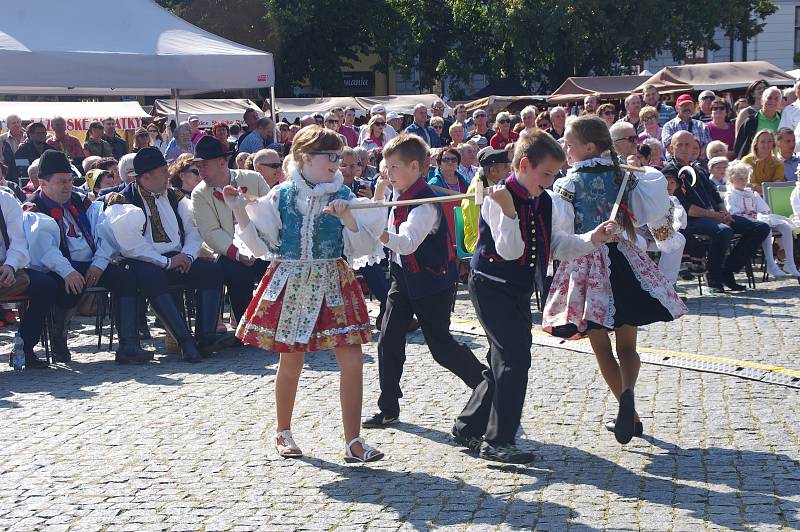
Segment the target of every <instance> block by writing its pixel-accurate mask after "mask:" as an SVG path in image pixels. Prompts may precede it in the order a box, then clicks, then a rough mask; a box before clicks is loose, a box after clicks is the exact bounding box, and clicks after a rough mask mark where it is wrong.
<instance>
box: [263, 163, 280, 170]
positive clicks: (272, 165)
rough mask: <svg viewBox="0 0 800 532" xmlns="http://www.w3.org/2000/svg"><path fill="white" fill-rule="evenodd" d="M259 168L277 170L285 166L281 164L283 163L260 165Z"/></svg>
mask: <svg viewBox="0 0 800 532" xmlns="http://www.w3.org/2000/svg"><path fill="white" fill-rule="evenodd" d="M257 166H269V167H270V168H272V169H273V170H277V169H278V168H280V167H281V166H283V164H281V163H258V165H257Z"/></svg>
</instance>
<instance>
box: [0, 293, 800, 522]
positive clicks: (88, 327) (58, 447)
mask: <svg viewBox="0 0 800 532" xmlns="http://www.w3.org/2000/svg"><path fill="white" fill-rule="evenodd" d="M682 289H683V290H684V292H685V293H688V294H689V295H690V299H689V309H690V314H689V315H687V316H686V317H684V318H682V319H680V320H678V321H677V322H674V323H670V324H657V325H653V326H650V327H648V328H646V329H645V330H643V331H642V332H641V339H640V346H641V347H648V348H654V349H665V350H673V351H681V352H685V353H691V354H703V355H709V356H714V357H726V358H733V359H737V360H741V361H746V362H751V363H761V364H768V365H771V366H779V367H782V368H788V369H789V370H798V369H800V341H799V340H800V328H798V325H797V323H798V318H800V305H798V303H797V301H798V296H800V286H798V284H797V283H796V281H792V280H785V281H777V282H766V283H759V284H758V289H757V290H750V291H748V292H746V293H745V294H744V295H741V296H707V295H704V296H700V295H699V294H698V293H697V288H696V285H691V284H683V285H682ZM454 316H455V317H457V318H458V319H461V320H465V321H470V320H472V321H474V320H475V316H474V311H473V310H472V307H471V305H470V304H469V300H468V297H467V294H466V292H464V291H463V290H462V291H461V293H460V295H459V301H458V303H457V306H456V311H455V313H454ZM538 316H539V315H538V314H536V315H535V319H538ZM93 323H94V322H93V320H92V319H91V318H83V319H82V320H81V324H80V325H79V326H78V327H74V329H76V332H73V334H72V336H71V338H70V345H71V346H74V347H73V349H72V351H73V362H71V363H70V364H68V365H60V366H57V367H54V368H51V369H48V370H40V371H35V370H26V371H25V372H23V373H14V372H13V371H11V370H10V368H8V367H7V366H6V365H3V369H2V371H0V411H1V412H2V417H0V460H1V462H0V529H8V530H26V531H27V530H39V529H46V530H106V531H115V530H130V531H146V530H206V531H211V530H330V529H337V530H382V529H386V530H389V529H391V530H397V529H400V530H427V529H430V528H437V529H447V530H518V529H535V530H550V531H561V530H575V531H579V530H580V531H584V530H644V531H651V530H653V531H655V530H673V531H697V530H797V529H800V428H799V427H800V410H799V407H798V399H799V398H800V390H798V389H797V388H792V387H787V386H780V385H774V384H765V383H762V382H757V381H752V380H746V379H743V378H740V377H737V376H728V375H722V374H715V373H704V372H698V371H695V370H685V369H676V368H673V367H668V366H660V365H650V364H644V365H643V366H642V372H641V376H640V380H639V384H638V386H637V407H638V409H639V411H640V413H641V414H642V417H643V421H644V426H645V435H646V437H645V438H644V439H634V440H633V442H631V444H629V445H627V446H624V447H623V446H620V445H619V444H617V443H616V441H615V440H614V437H613V435H612V434H610V433H608V432H606V430H605V429H604V427H603V423H604V422H605V421H607V420H609V419H611V418H612V417H613V416H614V415H615V412H616V403H615V401H614V400H613V397H612V396H611V395H610V393H609V392H608V391H607V388H606V385H605V383H604V382H603V380H602V378H601V377H600V375H599V373H598V371H597V369H596V365H595V362H594V359H593V357H592V356H591V355H587V354H584V353H577V352H573V351H570V350H565V349H561V348H552V347H540V346H534V348H533V349H534V356H533V366H532V367H531V369H530V382H529V386H528V395H527V400H526V404H525V410H524V414H523V420H522V434H521V436H520V439H519V443H520V445H521V446H522V447H525V448H528V449H531V450H533V451H534V452H535V453H536V454H537V456H538V460H537V461H536V462H535V463H533V464H531V465H530V466H529V467H507V466H500V465H494V464H492V463H489V462H484V461H481V460H478V459H475V458H472V457H470V456H468V455H467V454H465V453H463V452H460V450H459V449H458V448H456V447H453V446H452V445H451V444H449V443H448V438H447V435H448V432H449V430H450V427H451V425H452V422H453V419H454V417H455V416H456V415H457V413H458V412H459V410H460V409H461V407H462V406H463V405H464V403H465V401H466V399H467V397H468V393H467V392H468V390H467V389H466V387H465V386H464V385H463V384H462V383H461V382H460V381H458V380H457V379H456V378H455V377H454V376H452V375H451V374H450V373H448V372H447V371H446V370H444V369H442V368H440V367H439V366H438V365H436V364H435V362H434V361H433V360H432V358H431V356H430V354H429V352H428V351H427V348H426V347H425V345H424V340H423V338H422V335H421V334H420V333H419V332H417V333H414V334H411V335H409V338H408V340H409V346H408V360H407V363H406V367H405V373H404V375H403V391H404V394H405V398H404V399H403V401H402V403H401V406H402V412H401V423H399V424H397V425H393V426H392V427H391V428H388V429H385V430H368V431H364V434H365V436H366V438H367V440H368V441H369V442H370V443H373V444H375V445H376V446H378V447H380V448H381V449H382V450H383V451H385V452H386V455H387V458H386V460H384V461H382V462H378V463H376V464H374V465H372V466H371V467H358V466H348V465H345V464H344V462H343V460H342V456H343V451H344V444H343V441H342V437H341V425H340V418H339V406H338V373H337V370H336V368H337V367H336V362H335V359H334V357H333V356H332V355H331V354H330V353H318V354H313V355H309V356H308V357H307V359H306V369H305V371H304V373H303V377H302V380H301V383H300V388H299V397H298V402H297V406H296V409H295V419H294V426H293V433H294V435H295V437H296V439H297V440H298V443H299V444H300V445H301V446H302V447H303V450H304V452H305V453H306V458H303V459H302V460H298V461H287V460H282V459H280V458H279V457H277V456H276V453H275V451H274V449H273V447H272V436H273V433H274V399H273V381H274V377H275V369H276V362H277V357H276V355H274V354H271V353H266V352H261V351H258V350H256V349H249V348H248V349H243V350H240V351H229V352H225V353H222V354H220V355H218V356H216V357H214V358H211V359H208V360H205V361H203V362H202V363H200V364H196V365H189V364H185V363H183V362H181V361H180V360H179V359H178V358H177V357H175V356H164V355H163V354H161V352H162V351H163V342H162V339H163V333H162V332H161V330H160V329H157V328H154V329H153V332H154V334H155V336H156V338H157V339H156V340H154V341H153V342H152V343H151V345H150V346H149V347H150V348H152V349H155V350H156V351H157V353H159V354H158V355H157V361H156V362H155V363H152V364H150V365H147V366H140V367H135V366H119V365H117V364H115V363H114V360H113V353H109V352H108V351H106V350H105V349H107V346H108V343H107V339H106V340H105V342H104V347H103V349H104V350H103V351H100V352H97V351H96V336H94V331H93V326H94V325H93ZM458 337H459V338H460V339H461V340H462V341H465V342H467V343H468V345H470V347H472V349H473V350H475V351H476V353H478V354H479V357H480V358H483V357H484V356H485V350H486V342H485V339H484V337H483V336H480V335H466V334H459V335H458ZM0 343H1V344H2V351H3V352H7V351H8V349H9V346H10V336H8V335H7V334H4V335H3V336H2V337H0ZM365 361H366V364H365V389H364V412H365V413H370V412H371V411H372V410H373V409H374V408H375V401H376V399H377V396H378V377H377V354H376V350H375V344H374V343H372V344H369V345H367V346H365Z"/></svg>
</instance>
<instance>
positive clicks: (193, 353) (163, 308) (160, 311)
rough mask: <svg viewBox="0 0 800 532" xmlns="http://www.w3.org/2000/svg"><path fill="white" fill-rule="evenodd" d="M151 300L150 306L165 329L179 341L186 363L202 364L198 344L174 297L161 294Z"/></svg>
mask: <svg viewBox="0 0 800 532" xmlns="http://www.w3.org/2000/svg"><path fill="white" fill-rule="evenodd" d="M149 299H150V306H151V307H153V311H154V312H155V313H156V316H158V317H159V319H160V320H161V324H162V325H163V326H164V329H166V330H167V331H168V332H169V333H170V334H171V335H172V336H173V338H175V340H177V342H178V345H179V346H180V348H181V357H182V358H183V360H185V361H186V362H200V360H201V359H202V357H201V356H200V352H199V351H198V350H197V344H195V341H194V337H193V336H192V333H191V331H190V330H189V327H187V326H186V320H184V319H183V316H181V313H180V311H179V310H178V306H177V305H176V304H175V299H173V297H172V295H171V294H159V295H158V296H156V297H151V298H149Z"/></svg>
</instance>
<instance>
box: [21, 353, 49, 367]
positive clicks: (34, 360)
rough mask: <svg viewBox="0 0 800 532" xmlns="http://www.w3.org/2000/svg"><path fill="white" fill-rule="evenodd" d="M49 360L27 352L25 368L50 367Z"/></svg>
mask: <svg viewBox="0 0 800 532" xmlns="http://www.w3.org/2000/svg"><path fill="white" fill-rule="evenodd" d="M49 367H50V364H48V363H47V360H42V359H41V358H39V357H37V356H36V355H34V354H33V353H25V368H32V369H44V368H49Z"/></svg>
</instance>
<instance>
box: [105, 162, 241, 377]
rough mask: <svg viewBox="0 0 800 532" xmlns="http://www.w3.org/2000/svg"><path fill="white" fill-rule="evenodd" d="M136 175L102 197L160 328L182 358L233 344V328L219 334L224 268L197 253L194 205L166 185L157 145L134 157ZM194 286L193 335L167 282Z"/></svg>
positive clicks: (197, 356) (190, 359)
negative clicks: (117, 190)
mask: <svg viewBox="0 0 800 532" xmlns="http://www.w3.org/2000/svg"><path fill="white" fill-rule="evenodd" d="M133 167H134V172H135V174H136V180H135V181H134V182H132V183H130V184H128V185H127V186H126V187H125V188H124V189H123V190H122V191H121V192H119V193H112V194H109V195H108V196H107V197H106V200H105V201H106V216H107V218H108V221H109V224H110V226H111V229H112V231H113V233H114V237H115V239H116V240H117V242H118V243H119V248H120V250H121V253H122V256H123V257H124V258H125V262H124V264H125V265H126V267H128V268H130V269H131V271H133V273H134V274H135V276H136V278H137V280H138V281H139V285H140V287H141V292H142V294H143V295H144V296H146V297H147V299H148V300H149V301H150V305H151V307H152V308H153V310H154V311H155V313H156V315H157V316H158V317H159V318H160V319H161V322H162V323H163V324H164V327H165V328H166V329H167V331H168V332H169V333H170V334H171V335H172V336H173V337H174V338H175V340H176V341H177V342H178V345H179V346H180V349H181V354H182V356H183V359H184V360H185V361H187V362H198V361H199V360H200V358H201V357H202V356H203V355H210V354H211V353H213V352H216V351H219V350H221V349H224V348H226V347H230V346H232V345H235V344H236V342H237V341H236V339H235V338H234V337H233V334H232V333H225V334H217V333H216V328H217V318H218V316H219V307H220V298H221V295H222V283H223V273H222V267H221V266H220V265H219V264H217V263H215V262H212V261H209V260H204V259H198V260H195V258H196V257H197V256H198V253H199V252H200V246H201V245H202V244H203V241H202V239H201V237H200V234H199V233H198V231H197V227H196V226H195V224H194V221H193V219H192V205H191V202H190V201H189V199H188V198H185V197H184V196H183V194H182V193H181V192H179V191H177V190H173V189H168V188H167V181H168V179H169V172H168V171H167V161H166V160H165V159H164V155H163V154H162V153H161V152H160V151H159V150H158V149H156V148H153V147H147V148H143V149H142V150H140V151H139V152H138V153H137V154H136V157H135V158H134V160H133ZM171 285H172V286H174V285H181V286H186V287H188V288H192V289H196V290H197V317H196V323H197V325H196V333H195V336H194V337H193V336H192V334H191V331H190V330H189V327H188V326H187V325H186V321H184V319H183V316H182V315H181V312H180V311H179V306H178V304H177V303H176V301H175V299H174V298H173V295H172V294H171V293H170V288H169V287H170V286H171Z"/></svg>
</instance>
